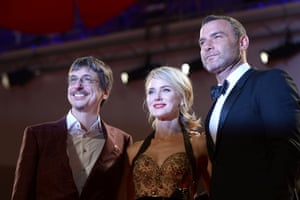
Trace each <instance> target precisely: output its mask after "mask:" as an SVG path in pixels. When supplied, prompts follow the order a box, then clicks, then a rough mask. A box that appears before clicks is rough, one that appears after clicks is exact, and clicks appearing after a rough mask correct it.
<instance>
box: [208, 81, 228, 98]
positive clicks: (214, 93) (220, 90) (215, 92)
mask: <svg viewBox="0 0 300 200" xmlns="http://www.w3.org/2000/svg"><path fill="white" fill-rule="evenodd" d="M228 85H229V83H228V81H227V80H225V81H224V83H223V85H218V86H212V87H211V89H210V96H211V98H212V100H214V101H215V100H217V99H218V98H219V96H221V94H225V92H226V90H227V88H228Z"/></svg>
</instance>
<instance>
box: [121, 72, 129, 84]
mask: <svg viewBox="0 0 300 200" xmlns="http://www.w3.org/2000/svg"><path fill="white" fill-rule="evenodd" d="M128 79H129V75H128V73H127V72H122V73H121V81H122V83H123V84H127V83H128Z"/></svg>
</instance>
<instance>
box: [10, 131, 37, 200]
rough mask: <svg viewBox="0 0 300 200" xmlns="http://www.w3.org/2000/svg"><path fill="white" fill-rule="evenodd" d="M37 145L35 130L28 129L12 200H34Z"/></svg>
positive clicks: (20, 155) (20, 156) (21, 150)
mask: <svg viewBox="0 0 300 200" xmlns="http://www.w3.org/2000/svg"><path fill="white" fill-rule="evenodd" d="M37 159H38V153H37V143H36V138H35V137H34V134H33V130H32V129H31V128H26V129H25V131H24V135H23V140H22V144H21V148H20V153H19V157H18V161H17V166H16V172H15V179H14V185H13V192H12V198H11V199H12V200H34V199H35V188H36V184H35V180H36V167H37Z"/></svg>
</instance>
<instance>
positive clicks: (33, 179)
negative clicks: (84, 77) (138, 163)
mask: <svg viewBox="0 0 300 200" xmlns="http://www.w3.org/2000/svg"><path fill="white" fill-rule="evenodd" d="M102 127H104V134H105V135H106V142H105V144H104V147H103V150H102V152H101V154H100V156H99V158H98V159H97V161H96V163H95V165H94V167H93V169H92V171H91V173H90V175H89V177H88V178H87V181H86V184H85V186H84V188H83V190H82V193H81V195H79V193H78V191H77V188H76V186H75V182H74V180H73V176H72V171H71V167H70V165H69V158H68V155H67V135H68V132H67V127H66V118H65V117H64V118H62V119H60V120H58V121H56V122H49V123H43V124H39V125H35V126H31V127H27V128H26V129H25V131H24V136H23V141H22V145H21V149H20V154H19V158H18V162H17V167H16V173H15V180H14V186H13V192H12V198H11V199H12V200H48V199H49V200H79V199H80V200H96V199H97V200H114V199H116V196H117V193H118V188H119V185H120V182H121V177H122V173H123V169H124V160H125V155H126V148H127V147H128V146H129V145H130V144H131V143H132V137H131V136H130V135H129V134H127V133H125V132H123V131H122V130H120V129H117V128H115V127H112V126H110V125H108V124H106V123H105V122H102Z"/></svg>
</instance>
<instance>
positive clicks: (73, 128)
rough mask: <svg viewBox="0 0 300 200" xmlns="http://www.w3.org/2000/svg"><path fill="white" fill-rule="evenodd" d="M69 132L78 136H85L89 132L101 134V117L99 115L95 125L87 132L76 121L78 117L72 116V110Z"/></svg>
mask: <svg viewBox="0 0 300 200" xmlns="http://www.w3.org/2000/svg"><path fill="white" fill-rule="evenodd" d="M66 121H67V130H68V132H69V133H70V134H71V135H73V134H76V135H77V134H78V135H81V134H82V135H83V134H85V133H89V132H98V133H99V134H100V133H101V132H102V131H101V130H102V129H101V120H100V116H99V115H98V117H97V120H96V121H95V122H94V123H93V125H92V126H91V127H90V129H89V130H88V131H85V130H84V129H83V128H82V127H81V124H80V122H79V121H78V120H77V119H76V117H75V116H74V115H73V114H72V112H71V110H70V111H69V112H68V114H67V117H66Z"/></svg>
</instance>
